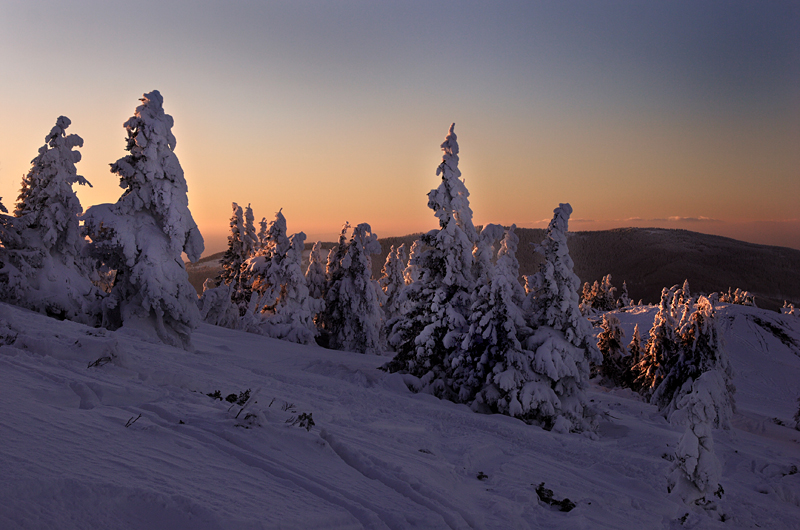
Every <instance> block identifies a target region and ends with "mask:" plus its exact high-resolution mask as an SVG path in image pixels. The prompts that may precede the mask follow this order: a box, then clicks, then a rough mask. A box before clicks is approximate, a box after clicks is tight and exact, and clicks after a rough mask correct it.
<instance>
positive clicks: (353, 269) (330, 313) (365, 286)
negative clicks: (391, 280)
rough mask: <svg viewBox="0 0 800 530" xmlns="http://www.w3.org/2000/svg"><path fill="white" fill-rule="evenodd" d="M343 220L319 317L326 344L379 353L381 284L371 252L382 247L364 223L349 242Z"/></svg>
mask: <svg viewBox="0 0 800 530" xmlns="http://www.w3.org/2000/svg"><path fill="white" fill-rule="evenodd" d="M348 227H349V225H348V224H345V226H344V228H343V230H342V237H340V239H339V247H338V248H336V249H335V250H334V251H333V252H331V254H330V257H329V259H328V283H327V288H326V293H325V309H324V310H323V311H322V312H321V313H320V315H319V321H320V324H321V327H322V330H323V332H324V333H325V335H326V337H327V341H328V346H329V347H330V348H333V349H337V350H345V351H354V352H361V353H380V352H381V351H382V350H383V349H384V346H383V339H382V331H383V330H382V328H383V319H382V318H383V315H382V312H381V307H380V303H379V298H380V295H379V291H380V286H379V285H378V282H377V281H375V280H373V279H372V277H371V276H372V260H371V258H370V255H372V254H378V253H379V252H380V251H381V246H380V243H378V237H377V236H376V235H375V234H373V233H372V228H370V226H369V225H368V224H367V223H361V224H359V225H358V226H356V227H355V228H354V229H353V235H352V236H351V238H350V241H349V242H346V241H345V234H346V231H347V229H348Z"/></svg>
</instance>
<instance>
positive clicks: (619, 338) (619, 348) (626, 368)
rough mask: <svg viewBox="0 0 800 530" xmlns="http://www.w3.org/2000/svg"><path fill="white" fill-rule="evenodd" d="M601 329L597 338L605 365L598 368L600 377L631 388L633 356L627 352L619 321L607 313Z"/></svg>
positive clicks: (616, 384)
mask: <svg viewBox="0 0 800 530" xmlns="http://www.w3.org/2000/svg"><path fill="white" fill-rule="evenodd" d="M600 328H601V329H600V333H599V334H598V336H597V348H598V349H599V350H600V353H602V354H603V364H602V365H600V366H599V367H598V371H599V373H600V376H601V377H602V378H603V380H604V381H605V382H607V383H611V384H613V385H615V386H620V387H630V375H631V364H630V361H631V355H629V354H628V352H627V351H626V348H625V344H624V342H623V341H624V338H625V334H624V333H623V331H622V328H621V327H620V322H619V319H618V318H617V317H616V316H614V315H611V314H608V313H606V314H604V315H603V320H602V322H601V323H600Z"/></svg>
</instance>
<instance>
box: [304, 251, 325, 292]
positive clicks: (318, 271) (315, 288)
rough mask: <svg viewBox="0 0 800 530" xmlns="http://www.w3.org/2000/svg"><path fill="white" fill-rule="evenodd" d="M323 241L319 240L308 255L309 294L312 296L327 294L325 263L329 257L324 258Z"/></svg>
mask: <svg viewBox="0 0 800 530" xmlns="http://www.w3.org/2000/svg"><path fill="white" fill-rule="evenodd" d="M322 250H323V249H322V242H321V241H317V242H316V243H314V247H313V248H312V249H311V253H310V254H309V255H308V268H307V269H306V284H307V285H308V295H309V296H310V297H311V298H322V297H323V296H325V264H326V263H327V257H326V258H323V252H322Z"/></svg>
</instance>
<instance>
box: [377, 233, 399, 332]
mask: <svg viewBox="0 0 800 530" xmlns="http://www.w3.org/2000/svg"><path fill="white" fill-rule="evenodd" d="M405 268H406V246H405V244H403V245H400V246H399V247H398V248H397V249H395V248H394V245H392V248H391V249H389V254H387V256H386V263H384V265H383V269H382V270H381V273H382V276H381V278H380V280H379V281H378V283H379V284H380V286H381V289H383V294H384V301H383V304H382V305H383V314H384V318H385V320H386V321H387V322H388V321H389V320H391V319H392V318H394V317H395V316H397V314H398V313H399V312H400V307H401V306H400V294H401V293H402V291H403V289H404V288H405V286H406V282H405V278H404V277H403V271H404V270H405Z"/></svg>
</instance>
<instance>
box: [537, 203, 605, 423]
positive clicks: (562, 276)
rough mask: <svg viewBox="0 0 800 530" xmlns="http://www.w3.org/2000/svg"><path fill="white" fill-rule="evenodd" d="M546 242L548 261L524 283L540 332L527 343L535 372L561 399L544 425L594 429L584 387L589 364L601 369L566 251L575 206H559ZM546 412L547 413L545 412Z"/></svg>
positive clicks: (543, 246) (554, 403)
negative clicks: (546, 380)
mask: <svg viewBox="0 0 800 530" xmlns="http://www.w3.org/2000/svg"><path fill="white" fill-rule="evenodd" d="M553 214H554V215H553V219H552V221H550V225H549V226H548V228H547V232H546V234H545V238H544V240H543V241H542V243H541V244H540V245H539V246H538V247H537V251H538V252H540V253H541V254H543V255H544V262H543V263H542V264H541V265H540V269H539V272H538V273H536V274H535V275H534V277H533V278H527V279H526V286H527V288H528V290H529V293H528V298H527V299H526V308H527V309H528V310H529V311H531V314H532V317H533V323H534V326H533V327H536V328H538V329H536V331H535V332H534V334H533V335H532V336H531V337H530V338H528V340H527V341H526V344H525V346H526V348H527V349H528V350H530V351H533V352H535V355H534V358H533V363H532V366H533V369H534V371H535V372H536V373H538V374H540V375H542V376H544V377H547V378H549V380H550V386H551V388H552V389H553V392H554V395H555V396H556V398H557V399H555V400H552V401H551V402H549V403H548V404H547V407H548V408H549V409H550V411H551V413H550V414H548V415H547V416H546V417H545V418H544V420H545V424H546V425H547V426H548V427H552V428H553V429H554V430H556V431H559V432H566V431H572V430H583V429H586V428H591V421H590V420H588V419H587V418H586V416H587V415H588V410H587V409H586V400H585V395H584V388H585V387H586V385H587V382H588V380H589V368H590V363H595V364H600V363H601V362H602V355H601V354H600V351H599V350H598V349H597V345H596V344H595V342H594V337H593V335H592V327H591V324H590V323H589V321H588V320H587V319H586V318H585V317H584V316H583V315H581V312H580V308H579V306H578V288H579V287H580V280H579V279H578V277H577V276H576V275H575V273H574V272H573V262H572V258H570V255H569V248H568V247H567V230H568V227H569V217H570V215H571V214H572V207H571V206H570V205H569V204H560V205H559V207H558V208H556V209H555V210H554V212H553ZM543 410H544V409H543Z"/></svg>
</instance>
